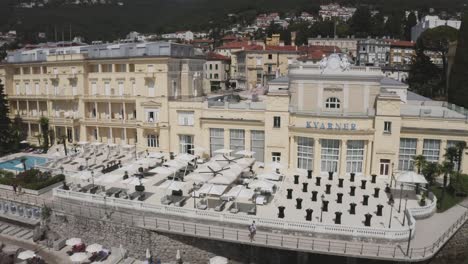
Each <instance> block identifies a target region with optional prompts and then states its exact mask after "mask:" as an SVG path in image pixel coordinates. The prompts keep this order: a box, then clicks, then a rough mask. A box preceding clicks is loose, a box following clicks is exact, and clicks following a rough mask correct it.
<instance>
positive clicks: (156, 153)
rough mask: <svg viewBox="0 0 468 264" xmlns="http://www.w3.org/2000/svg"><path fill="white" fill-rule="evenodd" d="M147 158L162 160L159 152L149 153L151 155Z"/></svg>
mask: <svg viewBox="0 0 468 264" xmlns="http://www.w3.org/2000/svg"><path fill="white" fill-rule="evenodd" d="M148 158H153V159H160V158H164V154H163V153H161V152H151V153H150V154H149V155H148Z"/></svg>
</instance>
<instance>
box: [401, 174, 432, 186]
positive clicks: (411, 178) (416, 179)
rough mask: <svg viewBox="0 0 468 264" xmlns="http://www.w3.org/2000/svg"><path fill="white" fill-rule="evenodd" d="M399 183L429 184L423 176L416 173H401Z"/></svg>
mask: <svg viewBox="0 0 468 264" xmlns="http://www.w3.org/2000/svg"><path fill="white" fill-rule="evenodd" d="M397 181H398V182H401V183H420V184H427V180H426V178H424V176H422V175H421V174H418V173H416V172H414V171H405V172H401V173H400V175H399V176H398V178H397Z"/></svg>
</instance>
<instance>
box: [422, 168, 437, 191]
mask: <svg viewBox="0 0 468 264" xmlns="http://www.w3.org/2000/svg"><path fill="white" fill-rule="evenodd" d="M438 172H439V164H438V163H437V162H427V163H426V164H425V165H424V167H423V169H422V174H423V175H424V176H425V177H426V179H427V181H428V182H429V185H433V184H434V178H435V176H436V175H437V174H438Z"/></svg>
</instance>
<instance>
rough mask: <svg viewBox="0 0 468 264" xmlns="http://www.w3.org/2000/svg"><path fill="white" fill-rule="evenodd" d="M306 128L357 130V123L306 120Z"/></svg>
mask: <svg viewBox="0 0 468 264" xmlns="http://www.w3.org/2000/svg"><path fill="white" fill-rule="evenodd" d="M306 128H314V129H326V130H357V125H356V124H355V123H331V122H318V121H313V122H312V121H306Z"/></svg>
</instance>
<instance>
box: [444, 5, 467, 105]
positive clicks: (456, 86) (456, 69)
mask: <svg viewBox="0 0 468 264" xmlns="http://www.w3.org/2000/svg"><path fill="white" fill-rule="evenodd" d="M448 101H449V102H451V103H454V104H456V105H460V106H464V107H468V10H465V13H464V15H463V19H462V24H461V27H460V32H459V34H458V43H457V51H456V54H455V60H454V62H453V66H452V70H451V74H450V80H449V92H448Z"/></svg>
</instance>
